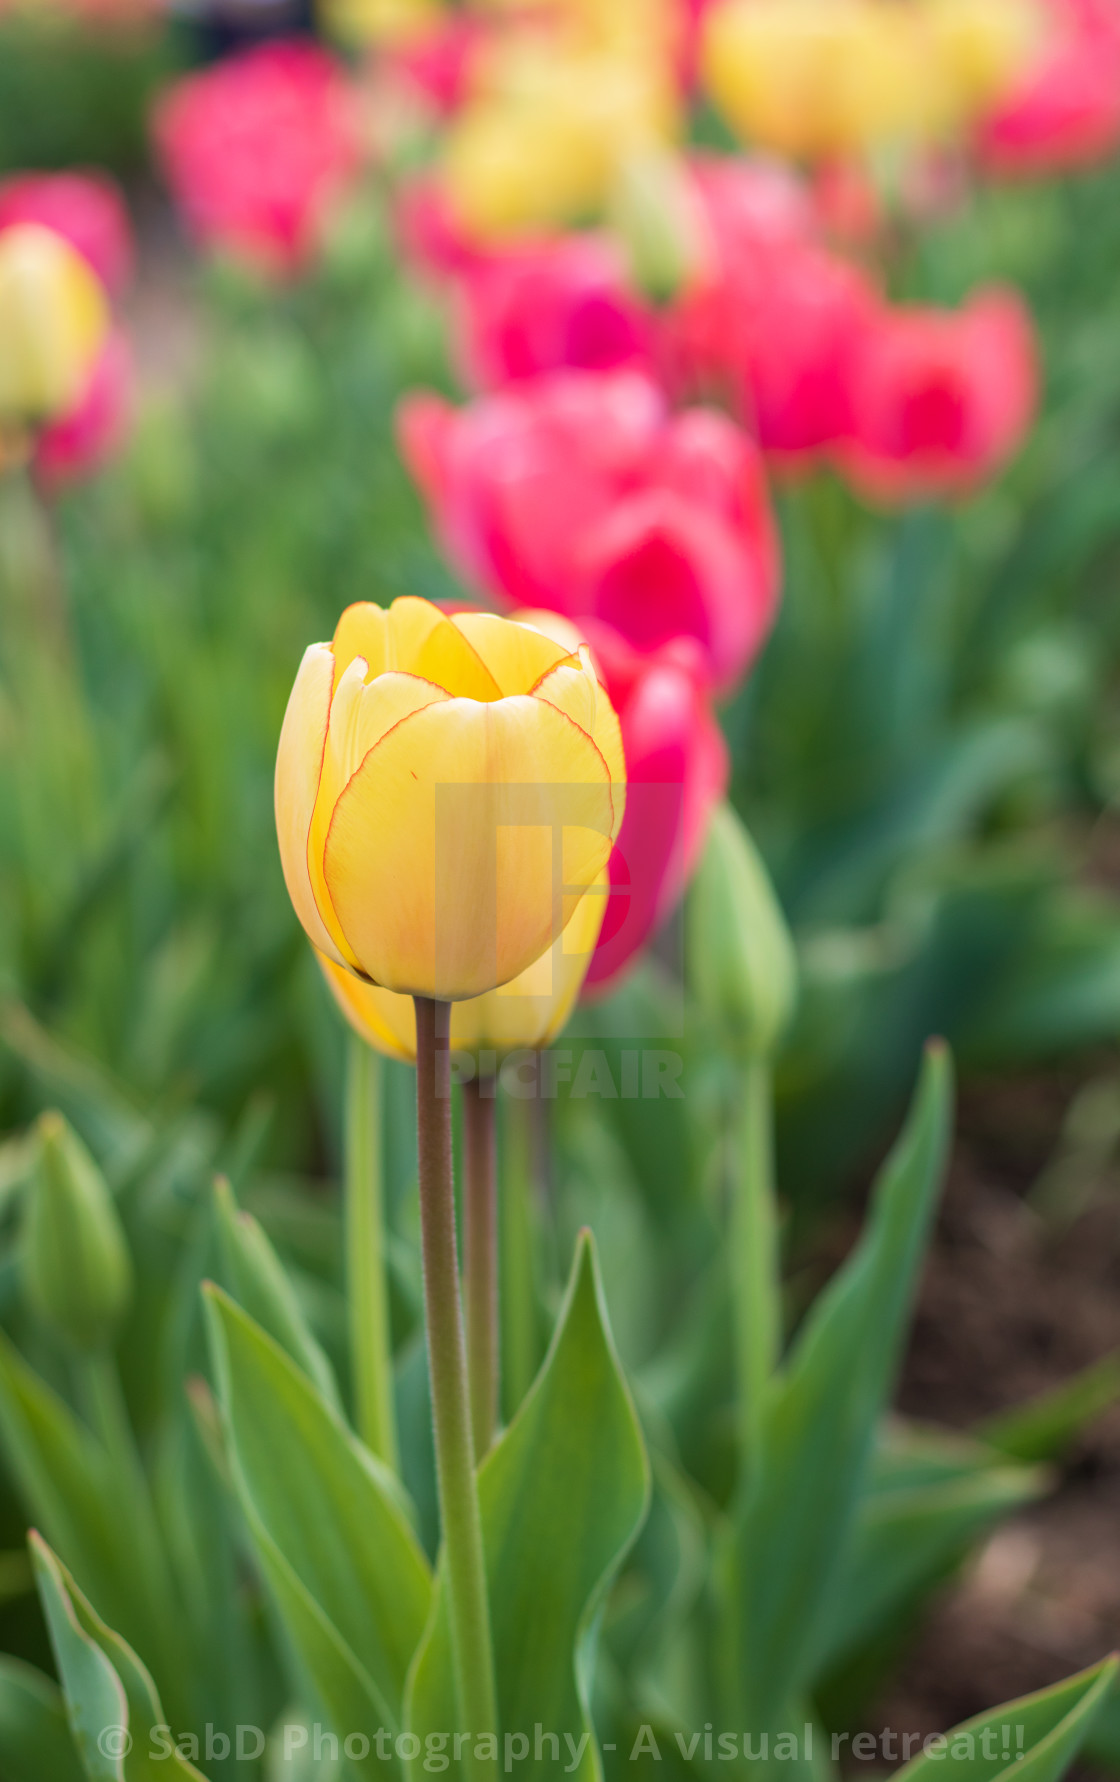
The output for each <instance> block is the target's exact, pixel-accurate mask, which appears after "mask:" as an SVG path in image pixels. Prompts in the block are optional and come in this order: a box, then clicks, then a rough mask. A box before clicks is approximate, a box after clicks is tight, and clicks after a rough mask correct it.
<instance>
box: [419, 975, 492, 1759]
mask: <svg viewBox="0 0 1120 1782" xmlns="http://www.w3.org/2000/svg"><path fill="white" fill-rule="evenodd" d="M414 1000H415V1004H416V1131H417V1141H418V1151H419V1170H420V1231H421V1244H422V1249H423V1257H424V1307H425V1318H426V1324H427V1335H428V1371H429V1374H430V1376H431V1388H432V1421H433V1423H434V1425H435V1444H436V1476H437V1481H438V1485H439V1507H440V1520H441V1524H442V1529H443V1549H444V1565H445V1578H446V1588H447V1597H448V1609H449V1612H450V1620H451V1646H452V1653H453V1658H454V1666H455V1686H456V1694H457V1697H458V1708H459V1721H460V1726H459V1730H460V1731H461V1732H466V1733H470V1734H471V1735H472V1739H474V1740H477V1738H478V1735H479V1734H487V1733H493V1734H495V1735H496V1734H497V1731H498V1706H497V1689H496V1687H495V1682H494V1650H493V1641H492V1638H491V1632H490V1604H489V1599H488V1596H487V1590H486V1566H485V1557H484V1554H483V1547H482V1518H481V1515H480V1514H479V1507H478V1486H477V1483H476V1480H475V1470H474V1443H473V1441H472V1438H471V1414H470V1391H469V1385H468V1380H467V1353H466V1343H465V1341H464V1338H463V1311H462V1303H461V1300H460V1296H459V1268H458V1255H457V1249H456V1242H455V1180H454V1165H453V1160H452V1145H451V1057H450V1052H449V1049H448V1047H449V1037H450V1030H451V1005H450V1004H449V1003H446V1002H434V1001H432V999H431V998H430V997H427V996H417V997H416V998H415V999H414Z"/></svg>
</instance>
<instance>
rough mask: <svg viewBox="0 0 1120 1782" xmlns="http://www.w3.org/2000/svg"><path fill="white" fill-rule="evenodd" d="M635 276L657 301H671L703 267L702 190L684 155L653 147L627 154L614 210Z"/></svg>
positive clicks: (638, 284) (617, 180)
mask: <svg viewBox="0 0 1120 1782" xmlns="http://www.w3.org/2000/svg"><path fill="white" fill-rule="evenodd" d="M611 210H612V220H613V223H614V227H615V231H616V233H617V234H618V236H619V239H620V240H621V242H622V244H623V247H624V248H625V250H626V256H627V259H628V261H629V268H630V277H631V279H632V281H633V283H634V285H635V286H636V287H637V289H638V290H640V291H642V292H644V294H645V295H646V296H647V297H649V298H650V299H651V300H652V301H653V302H654V303H667V302H670V301H671V300H672V298H674V297H675V296H676V295H677V293H678V292H679V291H680V290H681V289H682V287H683V286H684V285H686V284H688V283H689V282H690V281H691V280H692V279H693V278H694V277H695V275H696V274H697V272H698V271H699V270H700V268H701V267H702V266H703V263H704V260H705V257H706V249H707V242H706V238H705V227H704V218H703V215H702V212H701V210H700V204H699V200H698V197H697V194H696V192H695V191H694V189H693V187H692V185H691V184H690V182H689V177H688V173H687V170H686V168H685V165H684V162H683V161H682V160H681V158H680V156H679V155H675V154H674V153H673V152H672V151H671V150H670V149H664V148H660V147H658V146H656V145H652V144H651V145H650V146H649V147H648V148H644V149H636V150H635V151H634V152H633V153H631V154H628V155H626V156H625V158H624V159H623V161H622V162H621V163H620V165H619V168H618V172H617V175H616V177H615V186H614V193H613V202H612V206H611Z"/></svg>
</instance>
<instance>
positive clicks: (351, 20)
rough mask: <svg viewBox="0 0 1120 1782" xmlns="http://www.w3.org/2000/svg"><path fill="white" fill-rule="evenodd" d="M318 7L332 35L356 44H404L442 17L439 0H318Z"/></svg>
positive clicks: (426, 31) (425, 31)
mask: <svg viewBox="0 0 1120 1782" xmlns="http://www.w3.org/2000/svg"><path fill="white" fill-rule="evenodd" d="M318 11H319V13H320V15H321V18H322V22H323V23H324V24H325V26H326V28H327V30H328V31H329V32H330V34H331V36H332V37H337V38H339V39H340V40H341V41H342V42H344V43H350V44H354V45H357V46H358V47H364V46H365V45H367V44H375V45H382V44H387V45H397V44H407V43H408V42H409V41H410V40H412V39H414V38H420V37H423V36H425V34H426V33H428V32H430V31H433V30H434V29H435V28H436V26H437V25H438V24H439V23H440V21H441V19H442V17H443V7H442V6H441V4H440V0H320V4H319V7H318Z"/></svg>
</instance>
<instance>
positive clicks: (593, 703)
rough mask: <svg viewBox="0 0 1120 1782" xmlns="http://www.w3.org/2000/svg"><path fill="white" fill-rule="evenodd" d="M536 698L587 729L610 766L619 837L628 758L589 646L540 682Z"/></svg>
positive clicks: (623, 810) (624, 808)
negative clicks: (597, 676)
mask: <svg viewBox="0 0 1120 1782" xmlns="http://www.w3.org/2000/svg"><path fill="white" fill-rule="evenodd" d="M533 692H534V696H535V697H536V698H538V699H544V700H546V701H547V702H548V704H549V705H554V706H556V708H557V710H558V711H562V712H564V713H566V715H567V716H568V717H569V718H571V720H572V722H573V723H575V724H578V725H579V727H580V729H581V730H585V731H586V732H587V734H588V736H589V737H590V738H591V740H592V742H593V743H594V744H595V747H596V748H597V749H598V751H599V753H600V754H601V755H602V757H603V759H604V761H605V762H606V764H607V769H608V771H609V773H610V776H611V798H612V802H613V804H614V825H613V829H612V836H613V837H614V838H617V836H618V832H619V829H620V828H621V826H622V818H623V813H624V812H625V810H626V757H625V755H624V753H623V748H622V727H621V725H620V724H619V721H618V715H617V713H616V712H615V709H614V707H613V705H612V704H611V702H610V700H609V699H608V698H607V695H606V693H605V692H604V690H603V688H602V687H601V686H600V685H599V682H598V680H597V678H596V675H595V670H594V668H593V667H592V665H591V652H590V651H589V649H588V648H587V645H586V644H581V645H580V646H579V652H578V654H577V655H574V656H566V657H565V658H564V660H563V661H562V662H560V663H558V664H557V666H556V667H555V668H553V669H551V670H550V671H549V672H548V673H547V674H545V675H542V677H541V679H540V680H539V681H538V682H537V685H536V686H535V687H534V689H533Z"/></svg>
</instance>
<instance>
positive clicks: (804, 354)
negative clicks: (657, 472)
mask: <svg viewBox="0 0 1120 1782" xmlns="http://www.w3.org/2000/svg"><path fill="white" fill-rule="evenodd" d="M696 178H697V181H698V188H699V190H700V193H701V196H702V198H703V201H704V205H705V210H706V214H707V216H708V220H709V225H710V228H711V234H712V241H713V249H714V251H713V254H712V258H711V263H710V266H709V269H708V271H707V273H706V274H705V276H703V277H702V278H701V279H700V280H699V281H698V282H697V283H696V284H695V285H694V286H693V287H692V288H691V289H689V290H687V291H685V292H684V293H683V294H682V295H681V297H680V298H679V299H678V300H677V302H676V303H675V304H674V305H673V306H672V307H671V308H670V309H669V311H668V312H667V314H666V315H665V317H664V319H663V323H662V330H661V346H662V355H663V370H664V375H665V377H666V380H667V382H668V384H669V387H670V388H671V389H672V390H673V391H674V393H675V394H676V395H678V396H682V395H688V394H689V393H691V394H693V395H695V394H700V395H705V394H707V395H715V396H718V397H719V398H720V399H721V400H723V401H725V402H727V403H728V404H729V406H730V407H731V408H732V410H733V411H734V412H735V413H736V414H737V415H738V416H739V417H740V419H741V420H742V421H743V423H744V425H746V426H747V427H748V428H749V429H750V430H751V431H752V432H753V433H754V434H755V436H756V437H757V439H758V441H759V444H760V445H761V446H762V448H763V450H764V451H766V452H768V453H770V454H772V455H773V456H774V457H775V458H777V459H778V460H779V461H784V462H785V463H786V464H787V465H790V464H796V463H797V462H798V461H799V460H801V459H803V458H804V457H805V456H806V454H810V453H818V452H820V451H821V450H822V449H823V448H824V447H825V446H827V445H828V444H829V442H830V441H831V440H833V439H834V438H835V437H836V435H837V434H838V433H839V432H841V431H843V429H844V427H845V425H846V420H847V411H846V403H847V391H848V382H849V380H848V376H847V364H848V360H849V358H850V355H851V353H852V351H853V350H854V347H855V344H856V342H857V340H858V337H859V335H860V332H861V331H862V329H863V327H864V326H865V324H866V321H867V318H868V316H869V314H870V313H871V311H872V309H873V308H874V293H873V291H872V288H871V286H870V284H869V283H868V280H867V278H866V277H865V276H864V274H863V273H861V272H860V271H859V270H858V269H857V268H855V267H854V266H851V265H849V264H848V263H847V262H846V261H844V260H841V259H839V258H838V257H837V256H835V255H834V254H831V253H829V252H828V251H827V250H826V249H825V247H824V246H823V245H822V244H821V242H820V240H819V239H818V222H817V218H816V215H815V213H814V209H813V205H812V203H811V201H810V198H809V195H808V193H807V192H806V190H805V188H804V187H803V186H802V185H801V184H800V183H799V182H798V181H796V180H795V179H794V178H793V176H792V175H790V174H788V173H787V172H786V171H785V170H784V169H781V168H777V167H774V166H772V165H770V164H769V163H766V162H759V163H751V162H734V161H720V160H717V159H710V160H707V161H704V160H701V161H700V162H698V163H697V167H696Z"/></svg>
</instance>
